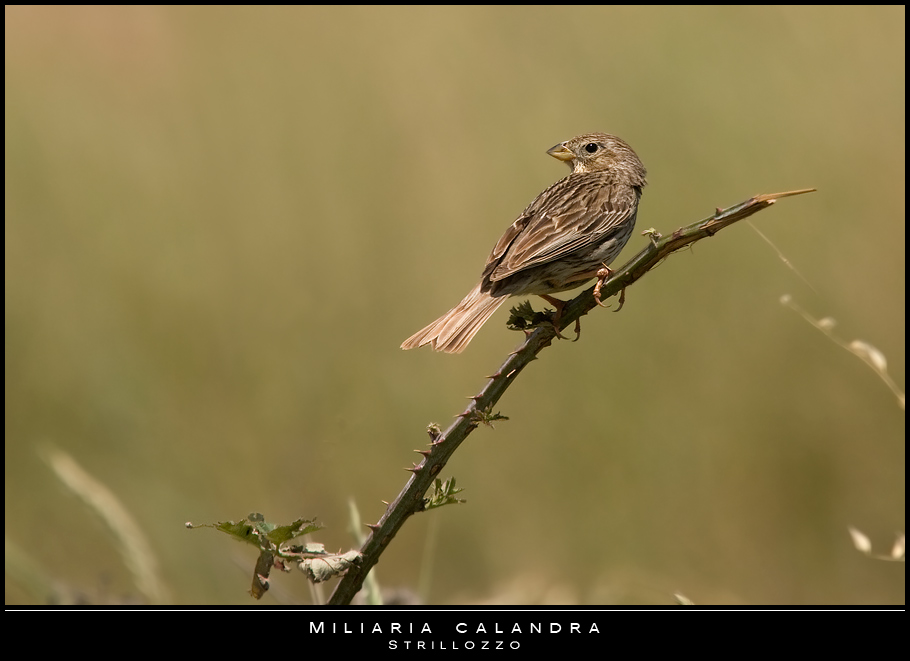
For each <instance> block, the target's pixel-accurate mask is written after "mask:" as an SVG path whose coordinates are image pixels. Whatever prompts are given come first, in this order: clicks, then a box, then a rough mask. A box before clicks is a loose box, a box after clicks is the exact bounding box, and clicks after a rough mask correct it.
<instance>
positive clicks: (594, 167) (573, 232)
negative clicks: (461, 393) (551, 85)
mask: <svg viewBox="0 0 910 661" xmlns="http://www.w3.org/2000/svg"><path fill="white" fill-rule="evenodd" d="M547 153H548V154H549V155H550V156H553V157H554V158H558V159H559V160H560V161H564V162H566V163H567V164H568V165H569V167H570V168H572V173H571V174H570V175H569V176H567V177H566V178H565V179H561V180H559V181H557V182H556V183H555V184H553V185H552V186H550V187H549V188H547V189H546V190H545V191H544V192H542V193H541V194H540V195H538V196H537V199H535V200H534V201H533V202H531V204H530V205H528V208H527V209H525V210H524V211H523V212H522V214H521V215H520V216H519V217H518V220H516V221H515V222H514V223H512V225H511V226H510V227H509V229H507V230H506V232H505V234H503V235H502V237H500V239H499V241H498V242H497V243H496V246H495V247H494V248H493V252H491V253H490V256H489V257H488V258H487V264H486V266H485V267H484V269H483V275H482V276H481V278H480V282H479V283H478V284H477V286H476V287H474V289H472V290H471V292H470V293H469V294H468V295H467V296H465V297H464V300H462V301H461V303H459V304H458V305H456V306H455V307H454V308H452V309H451V310H449V311H448V312H446V313H445V314H444V315H443V316H441V317H440V318H439V319H437V320H436V321H434V322H433V323H432V324H430V325H429V326H427V327H426V328H424V329H423V330H421V331H418V332H417V333H415V334H414V335H412V336H411V337H409V338H408V339H407V340H405V341H404V343H403V344H402V345H401V348H402V349H413V348H414V347H422V346H423V345H424V344H429V345H430V346H431V347H432V348H433V349H435V350H436V351H445V352H446V353H461V352H462V351H463V350H464V348H465V347H466V346H468V343H469V342H470V341H471V338H473V337H474V335H475V334H476V333H477V331H479V330H480V327H481V326H483V324H484V322H485V321H486V320H487V319H489V318H490V316H491V315H492V314H493V313H494V312H495V311H496V309H497V308H498V307H499V306H500V305H502V304H503V302H504V301H505V300H506V298H508V297H509V296H523V295H526V294H536V295H538V296H543V297H544V298H545V299H546V300H547V301H549V302H550V303H551V304H554V305H557V307H558V308H560V304H561V303H562V302H561V301H558V300H557V299H552V298H550V297H549V296H548V294H553V293H556V292H561V291H566V290H569V289H574V288H575V287H578V286H580V285H582V284H584V283H585V282H587V281H588V280H591V279H592V278H595V277H598V275H599V274H603V273H604V271H603V269H604V268H605V267H606V266H608V265H609V264H610V262H612V261H613V260H614V259H616V257H617V255H619V253H620V251H621V250H622V249H623V246H625V245H626V242H627V241H628V240H629V237H630V236H631V235H632V229H633V228H634V227H635V216H636V214H637V213H638V201H639V200H640V199H641V190H642V188H643V187H644V185H645V184H646V183H647V182H646V181H645V175H646V172H645V166H644V165H642V163H641V161H640V160H639V159H638V156H637V155H636V153H635V152H634V151H632V148H631V147H630V146H629V145H628V144H626V143H625V142H624V141H622V140H620V139H619V138H617V137H616V136H615V135H607V134H606V133H588V134H585V135H580V136H578V137H576V138H572V139H571V140H567V141H566V142H562V143H560V144H558V145H556V146H555V147H553V148H552V149H549V150H548V151H547ZM560 312H561V308H560V309H557V315H558V314H559V313H560Z"/></svg>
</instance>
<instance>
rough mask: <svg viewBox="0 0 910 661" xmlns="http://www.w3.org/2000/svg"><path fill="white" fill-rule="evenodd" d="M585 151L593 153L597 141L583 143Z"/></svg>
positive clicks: (595, 149)
mask: <svg viewBox="0 0 910 661" xmlns="http://www.w3.org/2000/svg"><path fill="white" fill-rule="evenodd" d="M585 151H586V152H588V153H589V154H593V153H594V152H596V151H597V143H596V142H589V143H588V144H586V145H585Z"/></svg>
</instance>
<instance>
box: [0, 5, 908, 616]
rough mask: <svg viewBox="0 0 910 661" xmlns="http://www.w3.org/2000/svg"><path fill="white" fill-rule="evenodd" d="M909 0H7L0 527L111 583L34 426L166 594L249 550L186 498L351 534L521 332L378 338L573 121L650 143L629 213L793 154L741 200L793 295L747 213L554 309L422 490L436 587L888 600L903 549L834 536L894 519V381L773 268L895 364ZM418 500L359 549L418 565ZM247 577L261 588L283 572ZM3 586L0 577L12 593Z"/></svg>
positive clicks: (386, 565)
mask: <svg viewBox="0 0 910 661" xmlns="http://www.w3.org/2000/svg"><path fill="white" fill-rule="evenodd" d="M903 26H904V9H903V8H895V7H887V8H874V7H869V8H694V9H691V8H666V7H661V8H538V7H535V8H511V7H498V8H441V9H438V8H340V7H328V8H297V9H284V8H282V9H275V8H271V9H269V8H267V9H250V8H236V9H228V8H220V9H199V8H182V9H174V8H37V7H32V8H24V7H8V8H7V9H6V206H5V213H6V232H5V242H6V248H5V257H6V283H7V284H6V410H7V414H6V457H5V459H6V493H5V495H6V499H5V502H6V507H5V514H6V522H7V524H6V535H7V539H8V540H13V542H15V543H16V544H18V545H20V546H26V545H27V548H28V549H29V551H30V553H31V556H32V559H33V560H34V561H36V562H38V563H43V564H44V565H45V566H46V568H47V571H48V572H49V573H51V574H53V575H54V576H55V577H56V578H57V579H58V580H60V581H65V582H67V583H69V584H71V585H75V586H81V587H83V588H85V589H89V588H95V589H96V590H99V591H101V592H103V593H107V594H114V595H119V594H122V595H130V594H133V595H134V594H135V588H133V587H132V586H131V584H130V577H129V573H128V571H127V570H126V569H125V568H124V567H123V564H122V562H121V561H120V559H119V557H118V555H117V551H116V549H114V548H112V545H111V542H110V540H109V539H108V538H107V537H106V535H105V530H104V526H103V524H102V523H101V522H99V521H98V520H96V519H95V518H93V515H92V514H91V513H90V512H87V511H86V510H85V509H84V508H83V507H82V506H81V504H80V503H79V502H78V501H76V500H75V499H73V498H72V497H70V496H69V495H68V494H67V493H66V492H65V490H64V489H62V488H61V486H60V485H58V484H56V483H55V482H54V478H53V477H52V476H51V475H50V474H49V471H48V470H47V468H46V466H45V465H43V464H42V463H41V462H40V460H39V458H38V456H37V452H36V448H37V446H38V444H39V443H41V442H44V441H50V442H52V443H54V444H56V445H58V446H59V447H61V448H63V449H65V450H66V452H68V453H69V454H71V455H73V456H74V457H75V458H76V459H77V460H78V461H79V462H80V463H81V464H82V465H83V466H84V467H85V468H86V470H88V471H89V472H90V473H92V474H93V475H94V476H95V478H97V479H98V480H100V481H101V482H102V483H104V484H105V485H106V486H107V488H109V489H110V490H111V491H113V492H114V493H116V494H118V495H119V497H120V498H121V499H122V502H123V503H124V505H125V506H126V507H128V508H129V509H130V510H131V512H132V514H133V515H134V516H135V517H136V519H137V520H138V521H140V522H141V524H142V525H143V527H144V528H145V532H146V534H147V535H148V536H149V537H150V538H151V539H152V540H153V542H152V544H153V547H154V549H153V550H154V552H155V553H156V554H157V555H158V557H159V560H160V564H161V567H162V572H163V574H164V575H165V579H166V580H167V581H168V583H169V588H170V591H171V593H172V594H173V595H174V598H175V599H176V600H177V601H178V602H179V603H243V604H248V603H249V599H248V597H247V595H246V594H245V592H244V590H245V589H246V586H247V584H248V575H249V569H250V568H251V567H252V563H253V561H254V559H253V558H252V557H251V556H250V553H249V552H248V550H247V549H241V548H240V547H239V545H238V546H232V545H225V544H224V540H222V539H217V538H216V536H215V535H211V534H208V533H207V532H206V531H194V532H189V531H186V530H185V529H184V528H183V527H182V524H183V522H184V521H185V520H187V519H190V520H194V521H199V522H202V521H215V520H223V519H228V518H233V519H239V518H240V517H242V516H245V515H246V514H247V513H248V512H250V511H260V512H263V513H265V514H266V515H267V516H268V517H269V518H270V519H272V520H291V519H292V518H294V517H296V516H305V517H311V516H318V517H319V520H320V522H322V523H325V524H327V526H328V527H327V529H326V530H324V531H321V532H320V541H323V542H325V543H326V545H327V547H329V548H333V547H338V548H347V547H349V546H351V541H350V539H349V538H348V536H347V534H346V533H345V521H346V518H345V516H346V514H345V512H346V503H347V499H348V497H353V498H355V499H356V501H357V503H358V505H359V507H360V511H361V512H362V513H363V516H364V517H367V518H369V519H375V518H378V516H379V515H380V514H381V511H382V510H381V508H382V506H381V504H380V503H379V500H380V499H386V500H390V499H391V498H392V497H393V496H394V495H395V494H396V493H397V492H398V490H399V488H400V487H401V485H402V484H403V482H404V481H405V478H406V473H404V472H402V471H400V468H401V467H402V466H405V465H408V462H409V461H411V458H412V457H411V455H410V450H411V449H412V448H415V447H420V446H421V445H422V444H424V443H425V442H426V438H425V435H424V433H423V429H424V428H425V425H426V423H427V422H429V421H431V420H435V421H439V422H441V423H445V422H446V421H447V420H449V419H450V416H452V415H454V414H456V413H458V412H459V411H460V407H461V406H462V400H461V398H462V397H464V396H465V395H468V394H471V393H472V392H474V391H476V390H477V389H478V388H479V386H480V385H481V384H482V381H483V380H482V376H483V375H484V374H489V373H491V372H492V371H494V370H495V368H496V367H497V366H498V365H499V363H500V362H501V359H502V357H503V356H504V354H505V353H507V352H508V351H510V350H511V348H512V347H513V346H515V344H516V343H517V342H518V340H519V339H520V336H516V335H513V334H511V333H509V332H508V331H507V330H505V328H504V320H505V313H499V314H498V315H497V316H496V317H495V318H494V319H493V320H492V321H491V322H490V323H489V324H488V326H487V327H486V328H484V330H483V331H482V332H481V333H480V334H479V335H478V337H477V338H476V339H475V341H474V342H473V343H472V345H471V347H470V348H469V350H468V351H467V352H466V353H465V354H463V355H461V356H457V357H451V356H442V355H437V354H432V353H431V352H429V351H419V352H409V353H402V352H400V351H399V350H398V348H397V347H398V345H399V344H400V342H401V341H402V340H403V339H404V338H405V337H407V336H408V335H410V334H411V333H412V332H414V331H415V330H416V329H418V328H420V327H421V326H423V325H424V324H426V323H428V322H429V321H431V320H432V319H434V318H435V317H436V316H438V315H439V314H441V313H442V312H444V311H445V310H446V309H448V308H449V307H451V306H452V305H453V304H455V303H456V302H457V301H458V300H460V298H461V296H463V295H464V293H465V292H466V291H467V290H468V289H469V288H470V287H471V286H472V285H473V284H474V282H475V280H476V278H477V277H478V275H479V271H480V268H481V266H482V264H483V260H484V258H485V257H486V255H487V253H488V251H489V248H490V246H492V244H493V243H494V242H495V240H496V239H497V238H498V236H499V234H500V233H501V232H502V230H503V229H504V228H505V227H506V226H507V225H508V224H509V223H510V222H511V221H512V220H513V219H514V217H515V216H516V215H517V213H518V212H520V211H521V209H523V208H524V206H525V205H526V204H527V203H528V202H529V201H530V200H531V199H532V198H533V197H534V196H535V195H536V194H537V193H538V192H540V190H542V189H543V188H544V187H545V186H547V185H548V184H550V183H552V182H553V181H555V180H556V179H557V178H559V177H561V176H563V175H564V174H565V170H564V166H561V165H560V164H559V163H556V162H555V161H552V159H549V158H548V157H546V155H545V154H544V150H546V149H547V148H548V147H550V146H551V145H552V144H554V143H556V142H558V141H560V140H563V139H566V138H568V137H571V136H572V135H575V134H577V133H580V132H584V131H591V130H602V131H608V132H611V133H616V134H617V135H620V136H621V137H623V138H624V139H626V140H628V141H629V142H630V143H631V144H632V145H633V146H634V147H635V149H636V151H637V152H638V153H639V155H640V156H641V158H642V160H643V161H644V163H645V165H646V166H647V167H648V170H649V181H650V186H649V187H648V188H647V189H646V191H645V196H644V200H643V203H642V210H641V213H640V216H639V217H640V220H639V223H640V228H641V229H645V228H647V227H655V228H656V229H658V230H659V231H662V232H667V231H672V230H673V229H675V227H677V226H679V225H681V224H685V223H689V222H692V221H694V220H697V219H699V218H702V217H705V216H707V215H709V214H710V213H711V211H712V210H713V208H714V207H715V206H727V205H729V204H733V203H736V202H739V201H741V200H744V199H746V198H747V197H749V196H750V195H753V194H757V193H767V192H774V191H780V190H787V189H792V188H802V187H810V186H811V187H816V188H818V189H819V192H818V193H816V194H813V195H812V196H807V197H805V198H797V199H794V200H787V201H784V202H782V203H781V204H779V205H778V206H777V207H776V208H774V209H771V210H768V211H766V212H764V213H763V214H761V215H760V216H757V217H756V219H755V220H754V222H755V223H756V224H757V225H758V226H759V227H760V228H761V230H762V232H763V233H765V234H766V235H767V236H769V237H770V238H771V240H773V241H774V242H775V244H776V245H777V246H778V247H779V248H780V249H781V250H782V251H783V252H784V253H785V254H786V255H787V257H788V259H790V260H791V261H792V262H794V263H795V264H796V265H797V267H798V268H799V270H800V272H801V273H802V274H803V275H805V276H806V278H807V279H808V280H809V281H810V282H811V283H812V284H813V286H814V287H815V289H816V291H815V292H813V291H812V290H810V289H809V288H808V287H806V285H805V284H804V283H803V282H802V281H800V280H799V279H798V278H797V277H796V276H795V275H794V274H793V273H792V272H791V271H789V270H788V269H787V268H786V267H785V266H784V265H783V264H781V262H780V261H779V260H778V259H777V257H776V256H775V254H774V252H773V251H772V250H771V249H770V248H769V247H768V246H767V245H766V244H765V243H764V241H762V240H761V239H760V238H759V237H758V236H757V235H756V234H755V233H754V232H752V231H751V230H750V229H749V228H748V227H746V226H742V227H734V228H732V229H731V230H729V231H727V232H724V233H723V234H722V235H720V236H718V237H716V238H715V239H714V240H712V241H708V242H701V243H699V244H698V245H696V246H695V248H694V250H693V252H692V254H683V255H679V256H675V257H673V258H672V259H670V260H669V261H668V262H667V263H665V264H664V265H663V266H662V267H661V268H660V269H658V270H657V271H656V272H655V273H653V274H652V275H651V276H649V277H648V278H646V279H645V280H644V281H642V282H641V283H639V284H638V285H636V287H634V288H633V290H630V291H629V293H628V294H629V296H628V299H629V300H628V302H627V305H626V307H625V308H624V309H623V311H622V312H621V313H620V314H617V315H613V314H611V313H609V312H602V313H596V314H593V315H591V316H590V317H589V318H587V319H586V322H585V330H584V334H583V336H582V340H581V341H580V342H579V343H577V344H570V343H563V344H560V345H558V346H556V347H555V348H554V349H553V350H551V351H550V352H548V354H547V355H546V356H545V358H544V359H543V360H541V361H539V362H538V363H535V365H534V367H533V368H532V369H530V370H529V371H528V372H526V373H525V374H524V375H523V376H522V379H521V380H520V381H519V382H518V383H517V384H516V385H515V386H514V387H513V388H512V390H511V391H510V392H509V393H508V394H507V395H506V397H505V399H504V400H503V401H502V402H501V407H500V408H501V409H502V411H503V413H504V414H506V415H508V416H509V417H510V421H509V422H507V423H502V424H500V425H497V428H496V430H495V431H487V430H481V431H480V432H479V433H478V435H477V436H476V437H475V438H474V439H473V440H472V442H471V443H469V444H468V445H467V446H466V447H465V448H463V449H462V450H461V451H460V452H459V456H458V457H457V458H456V461H455V462H454V463H452V464H450V465H449V466H448V468H447V471H448V472H450V473H451V474H454V475H456V476H457V478H458V483H459V486H463V487H465V488H466V491H465V492H464V494H463V496H464V497H465V498H467V500H468V503H467V505H462V506H459V507H452V508H444V509H443V510H441V511H439V512H435V513H433V516H436V517H441V519H440V532H439V535H440V537H439V542H438V545H437V547H436V548H437V553H438V557H436V558H435V559H434V566H435V568H436V572H435V573H436V575H435V576H434V580H433V593H432V594H431V597H430V598H431V600H432V601H433V602H434V603H458V602H474V601H481V600H483V601H489V602H493V603H508V602H509V601H517V600H527V601H531V602H534V601H548V600H550V601H570V602H573V603H627V604H628V603H665V604H668V603H672V593H673V592H674V591H681V592H683V593H684V594H686V596H687V597H689V598H690V599H692V600H693V601H695V602H696V603H699V604H710V603H747V604H764V603H780V604H823V603H824V604H828V603H830V604H843V603H897V604H900V603H904V588H903V586H904V578H903V566H902V565H898V564H895V563H877V562H872V561H869V560H868V559H866V558H864V557H862V556H860V555H859V554H857V553H856V552H855V550H854V549H853V548H852V545H851V543H850V540H849V537H848V535H847V532H846V527H847V526H848V525H851V524H852V525H855V526H857V527H859V528H862V529H863V530H864V531H866V532H867V533H869V534H870V535H871V536H872V537H873V541H874V542H875V543H876V545H878V546H882V545H887V544H890V541H891V536H892V534H893V532H894V531H895V530H897V529H903V527H904V525H905V524H904V505H903V503H904V444H903V413H902V412H900V411H899V410H898V409H897V408H896V407H895V406H894V404H893V399H892V397H891V395H890V393H889V392H888V391H887V389H886V388H885V387H884V386H883V385H882V384H881V383H880V382H878V381H877V380H876V379H875V377H874V375H872V374H870V372H869V370H868V369H867V368H866V367H865V366H864V365H862V364H861V363H860V362H859V361H858V360H857V359H855V358H854V357H852V356H850V355H849V354H847V353H846V352H843V351H841V350H839V349H838V348H837V347H835V346H834V345H832V344H831V343H830V342H828V341H827V340H826V339H825V338H824V337H822V336H821V335H820V334H819V333H818V332H817V331H815V330H814V329H812V328H811V327H809V326H808V325H806V324H805V322H803V321H802V320H801V319H800V318H799V317H798V316H796V315H795V314H793V313H792V312H791V311H789V310H786V309H785V308H783V307H781V306H780V305H779V303H778V299H779V297H780V295H781V294H783V293H790V294H792V295H793V296H794V297H795V299H796V300H797V301H798V302H800V304H801V305H802V306H803V307H805V308H806V309H808V310H809V311H810V312H812V313H813V314H815V315H816V316H825V315H831V316H834V317H836V318H837V319H838V320H839V321H840V323H841V326H840V328H839V330H840V334H841V335H842V336H844V337H846V338H847V339H852V338H853V337H859V338H862V339H864V340H866V341H868V342H870V343H872V344H874V345H875V346H877V347H878V348H879V349H880V350H882V351H883V352H884V353H885V355H886V356H887V357H888V360H889V362H890V369H891V372H892V374H893V375H894V377H895V379H896V380H897V382H898V383H899V384H903V383H904V378H905V374H904V358H905V356H904V346H905V345H904V335H905V323H904V314H905V306H904V296H905V291H904V276H905V252H904V240H905V236H904V234H905V231H904V227H905V224H904V198H905V189H904V178H905V167H904V159H905V150H904V140H905V131H904V113H905V104H904V96H905V89H904V79H905V70H904V55H905V53H904V27H903ZM643 242H644V239H638V238H636V239H633V241H632V245H631V246H630V249H629V254H631V251H632V250H637V249H638V248H639V247H640V246H641V245H643ZM621 261H622V259H620V262H621ZM414 456H416V455H414ZM25 522H28V523H30V524H32V525H33V524H34V523H35V522H40V530H41V533H40V534H39V535H37V538H36V535H35V531H34V529H33V527H32V526H31V525H30V526H29V527H28V528H26V527H25V526H23V525H22V524H23V523H25ZM17 524H18V525H17ZM426 526H427V522H426V521H422V520H421V519H420V517H417V519H416V520H414V521H413V522H412V523H409V525H408V526H407V527H406V529H405V531H404V532H403V533H402V534H401V535H399V537H398V538H397V539H396V541H395V543H394V544H393V546H392V547H391V548H390V550H389V551H388V552H387V553H386V555H385V556H384V557H383V561H382V563H381V565H380V566H379V569H378V571H379V579H380V583H381V584H382V585H389V586H396V585H401V586H410V587H413V586H415V585H416V582H417V578H418V568H419V564H420V562H421V558H420V552H421V549H422V548H423V546H424V544H423V539H424V536H425V534H426V530H427V528H426ZM467 549H470V551H469V552H466V550H467ZM237 561H239V562H240V563H241V564H243V563H245V565H244V566H243V568H242V569H241V568H239V566H240V565H238V564H237ZM531 577H533V578H531ZM276 582H277V583H280V584H281V591H282V594H281V595H277V591H276V593H270V595H271V596H269V597H266V599H265V600H264V601H268V600H269V599H274V598H276V597H277V598H280V599H285V600H289V601H297V600H300V601H306V599H307V596H306V595H307V590H306V588H305V586H303V585H302V580H301V579H299V578H297V577H295V576H290V577H276ZM99 586H100V587H99ZM517 586H521V587H517ZM33 599H34V597H33V596H32V595H31V594H30V593H29V592H28V590H27V589H25V588H24V587H23V586H22V585H20V584H18V583H15V582H11V581H10V580H9V579H8V580H7V583H6V602H7V603H8V604H9V603H32V601H33Z"/></svg>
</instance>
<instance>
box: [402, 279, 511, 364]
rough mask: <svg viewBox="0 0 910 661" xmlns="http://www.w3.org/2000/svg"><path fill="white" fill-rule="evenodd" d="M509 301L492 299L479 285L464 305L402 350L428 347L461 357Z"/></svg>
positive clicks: (453, 310)
mask: <svg viewBox="0 0 910 661" xmlns="http://www.w3.org/2000/svg"><path fill="white" fill-rule="evenodd" d="M507 298H508V296H495V297H494V296H490V295H489V294H487V293H484V292H482V291H480V285H477V286H476V287H474V289H472V290H471V293H469V294H468V295H467V296H465V297H464V299H463V300H462V301H461V303H459V304H458V305H456V306H455V307H454V308H452V309H451V310H449V311H448V312H446V313H445V314H444V315H442V316H441V317H440V318H439V319H437V320H436V321H434V322H433V323H432V324H430V325H429V326H427V327H426V328H424V329H423V330H420V331H418V332H416V333H414V335H412V336H411V337H409V338H408V339H406V340H405V341H404V342H403V343H402V345H401V348H402V349H413V348H414V347H422V346H423V345H424V344H429V345H430V346H431V347H432V348H433V349H434V350H435V351H445V352H446V353H461V352H462V351H464V348H465V347H466V346H468V343H469V342H470V341H471V338H473V337H474V335H476V334H477V331H479V330H480V327H481V326H483V324H484V322H485V321H486V320H487V319H489V318H490V316H491V315H492V314H493V313H494V312H496V309H497V308H498V307H499V306H500V305H502V304H503V302H504V301H505V300H506V299H507Z"/></svg>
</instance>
